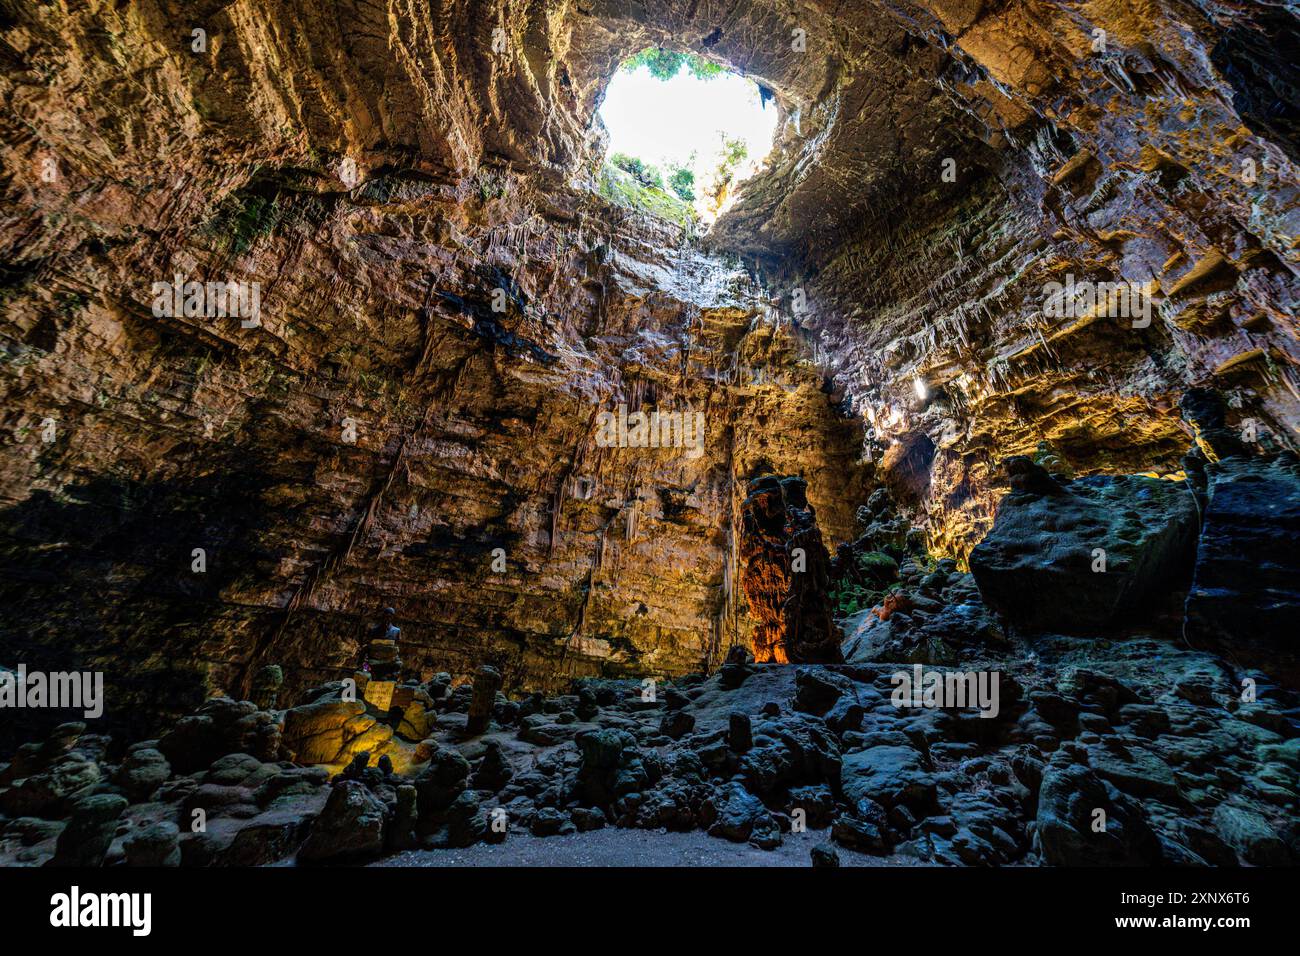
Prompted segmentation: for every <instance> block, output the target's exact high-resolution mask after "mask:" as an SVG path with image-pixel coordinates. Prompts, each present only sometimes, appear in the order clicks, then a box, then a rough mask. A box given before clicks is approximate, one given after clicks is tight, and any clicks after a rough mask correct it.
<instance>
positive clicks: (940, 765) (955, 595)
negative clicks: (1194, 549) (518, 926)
mask: <svg viewBox="0 0 1300 956" xmlns="http://www.w3.org/2000/svg"><path fill="white" fill-rule="evenodd" d="M1045 474H1046V473H1045V472H1041V470H1040V471H1039V472H1037V476H1038V478H1040V479H1041V478H1042V477H1045ZM1057 481H1058V482H1060V483H1061V484H1062V485H1063V486H1064V487H1067V488H1068V486H1069V482H1068V481H1066V480H1065V479H1057ZM1105 481H1112V482H1121V481H1122V479H1119V478H1116V479H1105ZM1022 485H1023V483H1022ZM1039 491H1040V492H1042V493H1041V494H1038V493H1034V492H1033V491H1030V490H1026V489H1024V488H1023V487H1022V490H1021V491H1020V492H1018V493H1017V492H1013V494H1012V495H1011V496H1009V498H1008V500H1007V502H1006V503H1004V507H1003V513H1004V514H1005V515H1006V516H1007V517H1006V519H1005V521H1002V520H1001V519H1000V526H1002V527H1003V532H1002V534H1003V536H1005V534H1006V533H1008V529H1015V528H1017V527H1021V526H1022V525H1023V520H1022V519H1023V518H1024V516H1025V515H1034V514H1041V512H1042V511H1043V509H1044V508H1048V509H1053V508H1054V509H1056V511H1055V513H1056V516H1057V520H1056V521H1054V522H1053V521H1048V522H1047V523H1051V524H1058V525H1059V524H1060V523H1061V521H1060V510H1061V508H1063V507H1068V506H1065V505H1057V504H1055V502H1057V501H1058V500H1059V498H1060V496H1059V495H1056V494H1055V493H1053V492H1051V491H1050V490H1048V489H1039ZM1120 511H1121V512H1122V511H1123V509H1120ZM1018 514H1019V518H1018V517H1017V515H1018ZM875 531H876V532H878V531H879V528H878V527H877V528H876V529H875ZM998 535H999V532H998V530H997V529H995V531H994V533H993V535H991V536H990V539H991V540H990V542H989V544H990V545H992V546H997V545H998V541H997V540H996V539H997V538H998ZM1143 543H1144V539H1143V540H1139V541H1138V545H1142V544H1143ZM1001 544H1002V545H1006V542H1005V541H1002V542H1001ZM1203 550H1204V549H1203ZM988 560H990V559H988V558H987V557H986V558H985V559H983V562H981V559H980V555H979V552H978V551H977V554H976V555H975V556H974V558H973V561H974V562H975V566H976V569H977V571H979V572H981V573H980V577H982V578H984V579H985V580H986V581H989V580H992V579H991V578H989V577H988V572H987V562H988ZM1198 573H1199V574H1201V575H1202V576H1204V575H1205V574H1206V573H1207V571H1206V570H1205V569H1204V568H1201V569H1199V571H1198ZM1021 580H1022V582H1023V581H1027V580H1029V579H1028V578H1027V577H1023V576H1022V578H1021ZM1058 583H1060V582H1058ZM898 584H899V589H898V591H899V592H901V593H902V594H905V595H907V599H906V602H905V603H903V604H900V603H899V602H897V601H896V602H894V603H895V606H896V607H900V608H901V607H906V608H908V609H907V610H901V609H900V610H896V611H895V613H893V614H887V615H884V617H883V618H882V616H881V615H880V614H873V615H871V616H870V618H869V620H868V621H863V620H858V621H856V622H854V621H850V622H849V623H848V630H849V631H851V633H850V636H849V637H848V639H847V640H846V641H845V646H844V651H845V658H846V660H847V661H848V663H844V664H830V665H793V664H757V663H754V662H753V659H752V655H750V654H749V653H748V652H747V651H743V650H741V649H739V648H737V649H733V651H732V653H731V654H730V655H729V657H728V660H727V663H725V664H723V665H722V666H721V667H720V668H719V669H718V670H717V671H716V672H715V673H714V674H712V675H710V676H706V675H703V674H695V675H690V676H687V677H683V678H680V679H676V680H672V681H668V682H663V683H658V684H655V685H653V692H651V687H650V686H649V685H647V684H644V683H642V682H640V681H636V680H603V679H591V678H584V679H580V680H576V681H575V682H574V684H573V686H572V688H571V692H570V693H566V694H561V695H558V696H551V697H544V696H542V695H541V694H532V695H528V696H525V697H523V698H521V699H516V700H511V699H508V698H507V696H506V695H504V694H502V693H500V691H499V690H497V689H496V688H497V687H499V683H498V682H497V681H495V680H494V679H488V678H494V677H495V675H493V674H491V673H490V670H488V669H485V670H488V678H484V676H483V675H484V672H483V671H481V672H480V678H479V684H480V686H479V687H478V688H477V697H478V703H477V704H476V687H475V685H474V684H473V683H463V684H460V685H457V686H453V685H452V681H451V678H450V676H449V675H448V674H445V673H444V674H438V675H436V676H435V677H434V678H433V679H432V680H430V681H427V682H424V683H419V682H417V681H415V680H407V681H406V682H405V683H402V684H399V685H397V688H396V693H395V695H394V698H393V701H394V702H400V701H401V700H408V701H409V704H407V705H406V706H405V708H404V709H401V708H399V707H393V708H391V709H390V710H389V714H390V715H392V716H391V717H390V718H389V719H387V720H386V719H385V715H384V713H383V711H382V710H381V709H379V708H377V707H376V706H375V705H374V704H373V703H372V702H371V701H369V700H368V699H362V700H351V701H350V700H346V699H344V689H345V684H344V683H343V682H338V681H336V682H333V683H331V684H327V685H324V686H322V687H319V688H316V689H314V690H312V691H310V692H308V694H307V695H305V700H304V701H302V702H300V703H298V704H297V706H294V707H290V708H288V709H287V710H280V709H276V708H275V701H274V692H273V691H271V692H270V696H269V698H268V699H264V700H262V701H260V702H261V703H262V704H263V708H262V709H259V706H258V704H256V703H253V702H251V701H242V702H239V701H234V700H231V699H229V698H214V699H211V700H209V701H207V702H206V703H205V704H204V705H203V706H202V708H201V709H200V710H199V712H198V713H197V714H195V715H193V716H191V717H187V718H184V719H182V720H181V721H180V722H179V723H177V724H176V725H175V726H174V727H172V728H171V729H170V730H169V731H168V732H167V733H165V734H164V735H162V736H161V737H159V738H158V739H154V740H145V741H140V742H138V743H135V744H133V745H132V746H130V747H129V748H127V751H126V753H125V754H124V755H122V756H121V757H110V756H109V754H110V753H111V750H110V741H109V739H108V738H107V737H105V736H101V735H96V734H90V733H87V732H86V726H85V724H82V723H69V724H65V725H63V726H61V727H59V728H58V729H57V730H56V731H54V732H53V733H52V734H51V735H50V736H49V738H48V739H47V740H45V741H44V742H41V743H37V744H28V745H25V746H24V747H23V748H21V750H20V751H19V753H18V754H17V756H16V757H15V759H14V760H13V762H12V763H10V764H8V765H4V766H3V767H0V811H2V812H3V813H4V815H5V816H4V818H3V820H0V846H2V847H3V849H2V851H0V862H3V863H5V864H9V865H26V866H36V865H44V864H51V865H81V866H86V865H101V864H103V865H109V866H114V865H159V864H166V865H182V864H183V865H256V864H270V863H275V862H277V861H280V862H286V863H287V862H294V861H296V862H297V863H298V864H307V863H321V862H365V861H375V860H382V861H383V862H385V863H387V864H392V865H417V866H440V865H503V864H504V865H537V864H542V865H606V864H617V865H627V866H651V865H690V864H695V865H728V864H735V865H806V864H808V863H809V862H812V863H813V864H815V865H840V864H843V865H863V864H872V865H879V864H884V865H889V864H895V865H896V864H906V865H921V864H932V863H935V864H951V865H961V864H965V865H1035V864H1045V865H1108V864H1128V865H1133V864H1139V865H1141V864H1166V865H1207V864H1208V865H1224V866H1233V865H1239V864H1249V865H1291V864H1294V863H1295V862H1296V861H1297V859H1298V855H1297V854H1298V850H1300V842H1298V840H1297V816H1296V813H1295V810H1296V800H1297V789H1298V788H1297V778H1298V776H1300V774H1298V769H1300V734H1298V733H1297V727H1300V699H1297V696H1296V695H1295V693H1294V692H1292V691H1290V690H1288V689H1286V688H1285V687H1283V686H1279V685H1278V684H1277V683H1275V682H1274V681H1272V680H1270V679H1269V678H1268V676H1266V674H1265V673H1263V672H1261V671H1259V670H1257V669H1254V668H1250V667H1243V666H1241V665H1239V664H1237V663H1234V662H1233V661H1232V659H1231V658H1233V657H1234V656H1235V655H1231V654H1229V655H1224V654H1223V653H1220V652H1214V651H1210V650H1202V649H1197V648H1195V647H1193V646H1191V644H1190V643H1189V642H1188V640H1187V639H1186V638H1185V637H1184V636H1183V634H1182V630H1183V628H1182V621H1181V619H1180V618H1181V615H1180V614H1178V613H1176V612H1175V613H1164V612H1161V613H1160V614H1157V615H1156V616H1155V618H1154V619H1153V621H1152V623H1151V624H1149V625H1148V626H1145V627H1139V628H1128V629H1123V628H1116V629H1113V630H1112V632H1111V633H1110V635H1109V636H1105V637H1102V636H1099V635H1098V634H1097V633H1093V634H1089V635H1084V636H1065V635H1060V634H1052V633H1044V632H1038V633H1033V634H1021V633H1017V631H1016V630H1015V629H1014V628H1010V627H1008V628H1004V627H1002V626H1001V625H999V623H998V619H997V617H996V616H995V615H993V614H992V613H991V612H990V610H989V609H988V608H987V607H986V606H985V603H984V600H983V597H982V594H981V588H980V587H979V586H978V584H977V581H976V578H975V577H974V576H972V575H971V574H968V573H960V572H957V571H956V570H955V569H954V568H953V566H952V562H940V563H938V564H937V565H934V566H933V568H932V569H930V568H927V567H926V566H925V563H924V562H923V561H920V560H915V559H912V558H907V559H904V560H903V562H902V566H901V568H900V569H899V582H898ZM1064 584H1065V585H1066V586H1067V590H1066V591H1061V592H1060V593H1059V594H1053V593H1049V592H1048V591H1047V590H1044V588H1046V585H1040V587H1039V589H1040V592H1041V593H1040V594H1039V597H1040V598H1042V599H1045V600H1048V601H1053V602H1064V601H1066V600H1067V598H1066V597H1065V596H1064V595H1066V594H1068V593H1070V591H1069V590H1068V589H1073V593H1076V594H1078V595H1083V596H1082V597H1080V598H1079V603H1078V605H1077V606H1075V607H1073V608H1070V607H1061V608H1059V610H1060V611H1062V612H1064V613H1065V614H1067V615H1075V616H1080V615H1083V614H1085V613H1086V611H1087V606H1086V592H1084V591H1083V589H1082V587H1081V585H1080V582H1079V581H1078V580H1077V579H1075V580H1073V581H1066V582H1064ZM1181 596H1182V595H1181V594H1180V593H1179V592H1173V594H1172V598H1173V600H1171V601H1170V602H1169V604H1170V607H1174V606H1175V605H1176V602H1177V599H1178V598H1179V597H1181ZM383 644H384V642H382V641H381V642H378V643H377V644H372V653H375V650H374V649H375V648H378V647H381V646H382V645H383ZM389 650H390V651H391V648H390V649H389ZM379 656H383V655H379ZM938 662H943V663H942V664H941V663H938ZM398 663H400V662H398ZM914 663H920V664H923V665H924V666H925V667H926V668H927V669H937V670H940V671H945V670H952V669H954V668H955V667H956V666H958V665H959V666H960V668H962V669H964V670H966V671H984V672H995V673H996V680H997V687H998V695H997V698H996V708H995V709H996V713H995V714H992V713H990V715H988V716H982V715H981V712H980V710H978V709H976V708H973V707H965V708H963V707H947V708H939V707H915V706H896V705H895V703H894V702H892V701H891V695H892V693H893V690H894V687H895V681H894V680H893V675H895V674H898V673H900V672H910V671H911V668H912V665H913V664H914ZM276 676H278V675H276ZM358 676H359V677H360V678H361V681H360V683H361V688H362V692H363V694H364V695H365V696H366V697H367V698H368V697H369V696H370V695H368V694H365V691H366V689H367V683H366V675H365V674H364V673H362V672H359V674H358ZM1247 686H1248V687H1250V693H1243V690H1242V688H1243V687H1247ZM259 693H266V690H265V687H263V689H262V690H261V691H259ZM1252 697H1253V699H1251V698H1252ZM484 701H486V702H487V704H488V705H489V706H490V714H488V713H487V712H486V710H485V708H484V706H483V703H484ZM980 703H981V704H983V705H985V706H984V709H985V710H986V711H991V710H992V709H993V708H989V707H988V706H987V704H988V700H981V701H980ZM476 712H478V713H479V719H481V720H486V721H488V723H487V727H486V729H485V731H484V732H482V733H477V732H475V728H474V727H473V723H474V721H475V720H476V716H475V714H476ZM398 715H401V716H400V719H398ZM286 757H290V758H292V759H285V758H286ZM332 775H333V776H332ZM1102 814H1104V816H1102ZM198 819H201V820H202V824H203V825H202V826H197V825H195V822H194V821H195V820H198ZM601 830H603V831H607V832H604V833H594V832H593V831H601ZM792 830H794V831H796V832H791V831H792ZM712 838H718V839H712ZM724 841H730V842H729V843H728V842H724Z"/></svg>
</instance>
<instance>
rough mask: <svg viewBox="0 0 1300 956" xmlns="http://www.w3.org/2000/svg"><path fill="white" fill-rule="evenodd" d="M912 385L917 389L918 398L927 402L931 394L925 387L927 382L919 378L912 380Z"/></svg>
mask: <svg viewBox="0 0 1300 956" xmlns="http://www.w3.org/2000/svg"><path fill="white" fill-rule="evenodd" d="M912 385H913V386H915V388H916V397H917V398H919V399H920V400H921V401H925V400H926V398H927V397H928V396H929V394H930V390H929V389H928V388H926V387H925V381H924V380H923V379H921V378H920V377H919V376H918V377H917V378H915V379H913V380H912Z"/></svg>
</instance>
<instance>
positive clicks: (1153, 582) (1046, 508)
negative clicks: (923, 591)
mask: <svg viewBox="0 0 1300 956" xmlns="http://www.w3.org/2000/svg"><path fill="white" fill-rule="evenodd" d="M1012 461H1013V462H1014V461H1015V460H1014V459H1013V460H1012ZM1025 461H1027V459H1026V460H1025ZM1008 467H1009V468H1014V467H1016V466H1015V465H1014V464H1009V465H1008ZM1021 467H1022V468H1023V467H1029V468H1035V469H1037V471H1038V472H1041V475H1037V474H1035V476H1034V477H1036V478H1037V480H1036V481H1024V482H1020V483H1019V484H1020V488H1021V489H1022V490H1017V488H1016V485H1015V484H1013V489H1012V491H1011V492H1009V493H1008V494H1007V495H1005V496H1004V497H1003V498H1002V500H1001V502H1000V503H999V504H998V512H997V518H996V520H995V522H994V525H993V528H992V530H991V531H989V533H988V535H987V536H986V537H985V538H984V540H983V541H981V542H980V543H979V545H977V546H976V547H975V549H974V550H973V551H972V552H971V555H970V566H971V571H972V573H973V574H974V576H975V581H976V583H977V584H978V585H979V590H980V594H981V595H982V596H983V598H984V602H985V603H986V604H987V605H988V606H989V607H990V608H992V609H993V610H994V611H996V612H998V613H999V614H1001V615H1003V616H1004V617H1005V618H1006V619H1007V620H1009V621H1010V622H1011V623H1012V624H1014V625H1016V626H1019V627H1021V628H1025V629H1027V630H1031V631H1058V632H1062V633H1078V632H1079V631H1081V630H1087V629H1090V628H1097V627H1102V626H1105V625H1107V624H1110V623H1112V622H1114V621H1115V620H1116V619H1117V618H1118V617H1119V616H1120V615H1121V614H1123V613H1127V612H1133V611H1142V610H1148V609H1151V608H1152V607H1153V606H1154V605H1156V604H1157V603H1158V602H1159V601H1160V599H1161V597H1162V596H1163V595H1165V594H1166V593H1168V592H1169V591H1170V590H1171V589H1173V588H1174V587H1176V586H1177V585H1178V584H1179V582H1180V580H1181V579H1182V577H1183V576H1184V575H1185V574H1186V572H1187V570H1188V569H1189V568H1190V567H1191V562H1192V556H1193V553H1194V549H1195V544H1196V528H1197V513H1196V503H1195V500H1194V498H1193V496H1192V494H1191V493H1190V491H1189V490H1188V489H1187V488H1186V487H1185V485H1184V483H1182V482H1174V481H1167V480H1163V479H1157V478H1147V477H1144V476H1141V475H1093V476H1090V477H1087V478H1080V479H1078V480H1075V481H1071V482H1067V483H1064V484H1062V483H1060V482H1059V481H1058V480H1057V479H1054V478H1052V477H1050V476H1048V475H1047V473H1046V472H1045V471H1042V469H1041V468H1038V466H1036V465H1033V464H1032V463H1029V465H1028V466H1024V465H1023V464H1022V466H1021ZM1053 488H1054V489H1055V490H1053Z"/></svg>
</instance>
